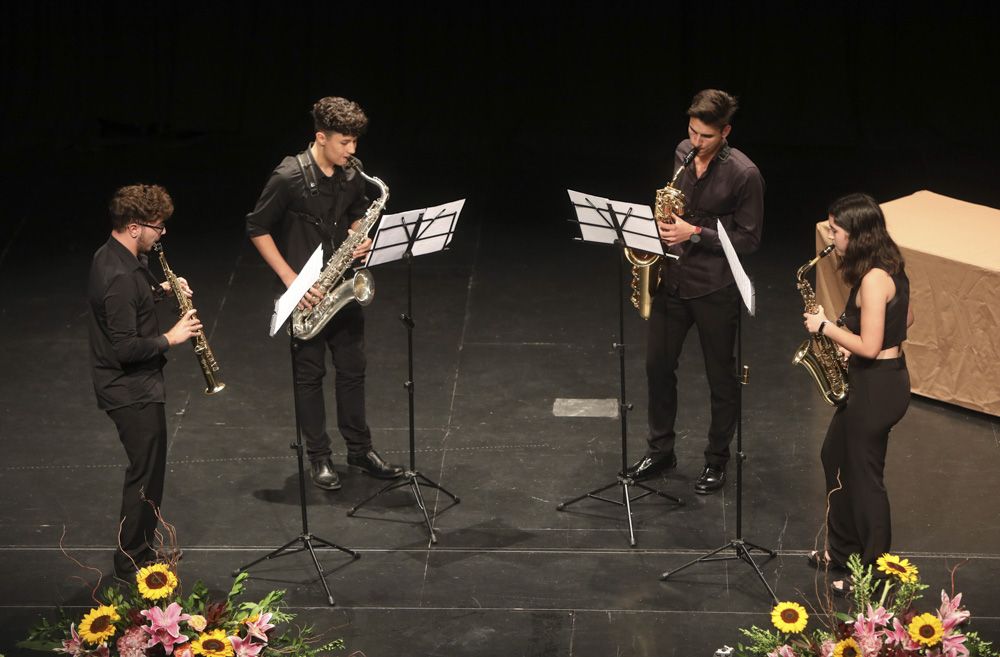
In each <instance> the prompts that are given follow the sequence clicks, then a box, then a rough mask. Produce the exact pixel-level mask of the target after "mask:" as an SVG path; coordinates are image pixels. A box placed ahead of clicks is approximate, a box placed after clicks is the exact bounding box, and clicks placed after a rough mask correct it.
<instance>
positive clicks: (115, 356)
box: [87, 236, 170, 411]
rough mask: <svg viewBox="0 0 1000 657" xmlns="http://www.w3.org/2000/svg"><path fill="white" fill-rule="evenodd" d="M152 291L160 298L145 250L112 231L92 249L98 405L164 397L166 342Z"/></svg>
mask: <svg viewBox="0 0 1000 657" xmlns="http://www.w3.org/2000/svg"><path fill="white" fill-rule="evenodd" d="M154 288H155V290H156V292H154ZM154 294H155V296H156V297H159V298H162V294H161V288H160V287H159V284H158V283H157V281H156V279H154V278H153V275H152V274H151V273H150V272H149V266H148V259H147V258H146V256H145V255H142V254H140V255H139V257H138V258H136V257H135V256H134V255H132V253H131V252H130V251H129V250H128V249H127V248H125V246H124V245H123V244H121V243H120V242H119V241H118V240H116V239H115V238H114V237H113V236H112V237H109V238H108V241H107V242H106V243H105V244H104V246H102V247H101V248H99V249H97V251H96V252H95V253H94V259H93V261H92V262H91V265H90V283H89V285H88V291H87V296H88V299H89V302H90V324H89V331H90V363H91V376H92V378H93V381H94V393H95V394H96V395H97V406H98V408H101V409H103V410H106V411H109V410H114V409H116V408H121V407H123V406H128V405H130V404H137V403H143V402H160V403H162V402H163V401H164V400H165V399H166V393H165V390H164V386H163V365H164V363H166V361H167V359H166V358H165V357H164V355H163V354H164V353H165V352H166V351H167V349H168V348H169V347H170V345H169V343H168V342H167V337H166V336H165V335H161V334H160V324H159V322H158V321H157V319H156V311H155V309H154V303H155V301H156V300H155V298H154Z"/></svg>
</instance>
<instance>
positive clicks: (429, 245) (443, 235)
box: [413, 198, 465, 255]
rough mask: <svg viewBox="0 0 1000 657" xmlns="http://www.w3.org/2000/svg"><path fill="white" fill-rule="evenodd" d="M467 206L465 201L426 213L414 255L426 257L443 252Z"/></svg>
mask: <svg viewBox="0 0 1000 657" xmlns="http://www.w3.org/2000/svg"><path fill="white" fill-rule="evenodd" d="M464 206H465V199H464V198H463V199H460V200H458V201H452V202H450V203H442V204H441V205H435V206H434V207H432V208H427V210H426V212H424V220H423V222H422V223H421V224H420V234H419V235H417V243H416V244H414V245H413V255H425V254H427V253H436V252H438V251H443V250H444V248H445V247H446V246H448V244H449V243H451V238H452V236H453V235H454V234H455V222H457V221H458V215H459V214H460V213H461V212H462V208H463V207H464Z"/></svg>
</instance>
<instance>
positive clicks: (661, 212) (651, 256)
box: [625, 147, 698, 319]
mask: <svg viewBox="0 0 1000 657" xmlns="http://www.w3.org/2000/svg"><path fill="white" fill-rule="evenodd" d="M697 154H698V148H697V147H695V148H692V149H691V150H690V151H689V152H688V154H687V155H685V156H684V159H683V160H682V161H681V165H680V167H678V168H677V171H676V172H674V177H673V178H671V179H670V182H668V183H667V186H666V187H664V188H662V189H658V190H656V201H655V202H654V205H653V219H654V220H655V221H662V222H664V223H673V222H674V220H673V218H672V217H671V216H670V215H671V213H674V214H678V215H681V214H684V206H685V203H687V199H686V198H685V197H684V192H682V191H681V190H679V189H677V187H676V186H675V185H676V184H677V179H678V178H680V176H681V172H682V171H684V169H685V168H686V167H687V166H688V165H689V164H691V160H693V159H694V156H695V155H697ZM625 257H626V258H627V259H628V261H629V262H630V263H632V283H631V287H632V305H633V306H635V307H636V309H637V310H638V311H639V316H640V317H642V318H643V319H649V315H650V313H652V311H653V292H655V291H656V287H657V286H658V285H659V284H660V260H661V259H662V258H661V257H660V256H658V255H656V254H655V253H646V252H645V251H637V250H635V249H630V248H628V247H626V248H625Z"/></svg>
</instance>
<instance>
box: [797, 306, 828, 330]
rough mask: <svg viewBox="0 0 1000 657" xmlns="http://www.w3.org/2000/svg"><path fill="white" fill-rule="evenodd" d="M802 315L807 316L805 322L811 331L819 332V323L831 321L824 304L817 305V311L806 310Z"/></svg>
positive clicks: (807, 328)
mask: <svg viewBox="0 0 1000 657" xmlns="http://www.w3.org/2000/svg"><path fill="white" fill-rule="evenodd" d="M802 317H803V318H805V322H803V323H804V324H805V326H806V330H807V331H809V332H810V333H819V325H820V324H822V323H823V322H827V323H829V322H830V320H829V319H828V318H827V316H826V313H825V312H823V306H816V312H815V313H810V312H804V313H802Z"/></svg>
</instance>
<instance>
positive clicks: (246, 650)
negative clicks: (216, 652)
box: [228, 636, 264, 657]
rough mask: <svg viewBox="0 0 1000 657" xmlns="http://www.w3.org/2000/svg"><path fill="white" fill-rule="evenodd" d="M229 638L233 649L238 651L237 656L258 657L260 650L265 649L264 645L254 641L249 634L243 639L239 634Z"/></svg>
mask: <svg viewBox="0 0 1000 657" xmlns="http://www.w3.org/2000/svg"><path fill="white" fill-rule="evenodd" d="M228 638H229V643H231V644H233V650H234V651H235V652H236V655H235V657H257V655H259V654H260V651H261V650H263V649H264V646H263V645H261V644H257V643H253V642H252V640H251V638H250V637H249V636H248V637H247V638H245V639H241V638H239V637H238V636H231V637H228Z"/></svg>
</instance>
